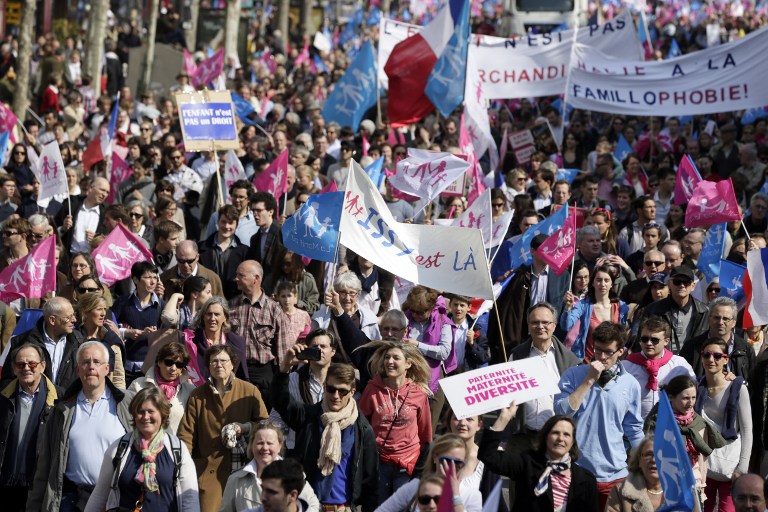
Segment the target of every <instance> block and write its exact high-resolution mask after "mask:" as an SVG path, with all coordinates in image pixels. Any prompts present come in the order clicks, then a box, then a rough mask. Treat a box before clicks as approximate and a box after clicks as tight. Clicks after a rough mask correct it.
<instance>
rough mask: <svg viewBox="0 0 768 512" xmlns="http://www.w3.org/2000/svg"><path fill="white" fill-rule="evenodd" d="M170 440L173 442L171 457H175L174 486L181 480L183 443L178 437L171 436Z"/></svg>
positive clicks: (169, 436)
mask: <svg viewBox="0 0 768 512" xmlns="http://www.w3.org/2000/svg"><path fill="white" fill-rule="evenodd" d="M168 439H170V441H171V455H173V466H174V467H173V483H174V485H175V484H176V483H177V482H178V480H179V475H180V474H181V441H180V440H179V438H178V437H176V436H174V435H172V434H169V435H168Z"/></svg>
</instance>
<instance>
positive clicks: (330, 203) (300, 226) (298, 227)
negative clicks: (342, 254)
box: [282, 192, 344, 261]
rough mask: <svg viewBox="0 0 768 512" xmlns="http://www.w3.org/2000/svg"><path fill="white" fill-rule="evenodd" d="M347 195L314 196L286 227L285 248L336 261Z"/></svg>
mask: <svg viewBox="0 0 768 512" xmlns="http://www.w3.org/2000/svg"><path fill="white" fill-rule="evenodd" d="M343 205H344V192H326V193H325V194H312V195H311V196H309V197H308V198H307V202H306V203H304V204H303V205H301V207H300V208H299V209H298V210H296V213H294V214H293V215H291V217H290V218H289V219H287V220H286V221H285V223H284V224H283V230H282V233H283V245H285V247H286V248H287V249H289V250H291V251H293V252H295V253H296V254H301V255H302V256H306V257H307V258H312V259H313V260H320V261H334V260H335V259H336V258H335V254H334V249H335V248H336V246H337V242H338V239H339V222H340V221H341V208H342V206H343Z"/></svg>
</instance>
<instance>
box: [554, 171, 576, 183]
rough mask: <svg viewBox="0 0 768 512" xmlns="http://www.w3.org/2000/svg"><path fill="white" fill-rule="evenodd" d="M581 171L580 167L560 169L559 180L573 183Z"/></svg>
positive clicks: (558, 172)
mask: <svg viewBox="0 0 768 512" xmlns="http://www.w3.org/2000/svg"><path fill="white" fill-rule="evenodd" d="M580 172H581V170H580V169H558V170H557V181H560V180H565V181H567V182H568V184H571V183H573V180H575V179H576V176H578V175H579V173H580Z"/></svg>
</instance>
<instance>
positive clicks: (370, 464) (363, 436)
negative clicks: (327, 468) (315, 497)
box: [270, 372, 379, 512]
mask: <svg viewBox="0 0 768 512" xmlns="http://www.w3.org/2000/svg"><path fill="white" fill-rule="evenodd" d="M288 379H289V375H288V374H286V373H283V372H277V373H275V377H274V379H273V380H272V387H271V388H270V398H271V400H272V403H273V404H274V406H275V409H276V410H277V412H279V413H280V416H281V417H282V418H283V421H285V423H286V424H287V425H288V426H289V427H290V428H291V429H293V430H295V431H296V445H295V453H296V454H299V456H300V457H301V460H300V462H301V463H302V464H303V466H304V471H305V473H306V475H307V480H308V481H310V482H312V481H313V480H314V479H315V478H316V475H317V473H318V472H319V471H320V470H319V469H318V467H317V461H318V458H319V457H320V438H321V436H322V432H323V429H322V422H321V421H320V416H321V415H322V414H323V404H322V402H320V403H317V404H311V405H309V404H303V403H300V402H298V401H296V400H295V399H294V398H293V397H292V396H291V394H290V392H289V391H288ZM354 429H355V448H354V460H350V461H349V465H348V466H347V468H348V470H349V477H350V480H351V482H352V503H351V504H350V505H351V506H352V508H355V507H356V506H358V505H360V506H361V507H362V512H373V511H374V510H375V509H376V508H377V507H378V506H379V453H378V450H377V448H376V436H375V434H374V433H373V428H371V425H370V424H369V423H368V420H366V419H365V416H364V415H363V413H362V412H360V411H358V415H357V421H355V425H354Z"/></svg>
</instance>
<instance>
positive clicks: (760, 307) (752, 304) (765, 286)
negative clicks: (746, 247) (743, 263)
mask: <svg viewBox="0 0 768 512" xmlns="http://www.w3.org/2000/svg"><path fill="white" fill-rule="evenodd" d="M766 267H768V249H760V250H759V251H758V250H753V251H749V252H748V253H747V272H746V273H745V274H744V281H743V286H744V296H745V297H746V299H747V303H746V305H745V306H744V322H743V324H742V326H743V328H744V329H746V328H747V327H752V326H755V325H768V276H767V275H766V271H765V269H766Z"/></svg>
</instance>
